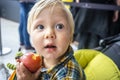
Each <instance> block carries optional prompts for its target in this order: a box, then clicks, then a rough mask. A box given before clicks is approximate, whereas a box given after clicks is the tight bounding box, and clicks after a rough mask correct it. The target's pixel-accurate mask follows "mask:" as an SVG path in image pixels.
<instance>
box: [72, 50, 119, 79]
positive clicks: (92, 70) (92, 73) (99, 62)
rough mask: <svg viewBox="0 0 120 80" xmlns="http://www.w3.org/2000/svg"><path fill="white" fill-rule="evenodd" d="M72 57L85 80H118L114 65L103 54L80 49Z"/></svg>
mask: <svg viewBox="0 0 120 80" xmlns="http://www.w3.org/2000/svg"><path fill="white" fill-rule="evenodd" d="M74 56H75V58H76V60H77V61H78V63H79V64H80V65H81V66H82V67H83V69H84V71H85V75H86V78H87V80H120V71H119V69H118V68H117V66H116V64H115V63H114V62H113V61H112V60H111V59H110V58H109V57H107V56H106V55H104V54H103V53H101V52H99V51H96V50H91V49H81V50H78V51H76V52H75V53H74Z"/></svg>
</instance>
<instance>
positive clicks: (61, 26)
mask: <svg viewBox="0 0 120 80" xmlns="http://www.w3.org/2000/svg"><path fill="white" fill-rule="evenodd" d="M55 27H56V28H57V29H63V27H64V25H63V24H57V25H56V26H55Z"/></svg>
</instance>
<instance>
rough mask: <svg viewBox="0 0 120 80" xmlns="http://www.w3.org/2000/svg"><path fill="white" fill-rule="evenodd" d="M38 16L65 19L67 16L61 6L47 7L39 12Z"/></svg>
mask: <svg viewBox="0 0 120 80" xmlns="http://www.w3.org/2000/svg"><path fill="white" fill-rule="evenodd" d="M40 15H42V16H43V15H44V16H47V15H48V16H51V15H52V16H56V17H64V18H66V19H67V17H68V14H67V12H66V9H65V7H64V6H63V5H61V4H55V5H49V6H47V7H45V8H44V9H43V10H41V12H40V13H39V16H40Z"/></svg>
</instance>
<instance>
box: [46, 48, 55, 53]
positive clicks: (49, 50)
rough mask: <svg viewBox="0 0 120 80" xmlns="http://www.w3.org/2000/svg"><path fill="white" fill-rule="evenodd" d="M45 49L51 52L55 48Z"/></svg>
mask: <svg viewBox="0 0 120 80" xmlns="http://www.w3.org/2000/svg"><path fill="white" fill-rule="evenodd" d="M46 50H47V51H48V52H53V51H55V50H56V48H47V49H46Z"/></svg>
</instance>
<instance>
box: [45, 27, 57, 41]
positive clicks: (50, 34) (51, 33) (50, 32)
mask: <svg viewBox="0 0 120 80" xmlns="http://www.w3.org/2000/svg"><path fill="white" fill-rule="evenodd" d="M45 38H46V39H48V38H51V39H54V38H55V32H54V30H52V29H47V30H46V32H45Z"/></svg>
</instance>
